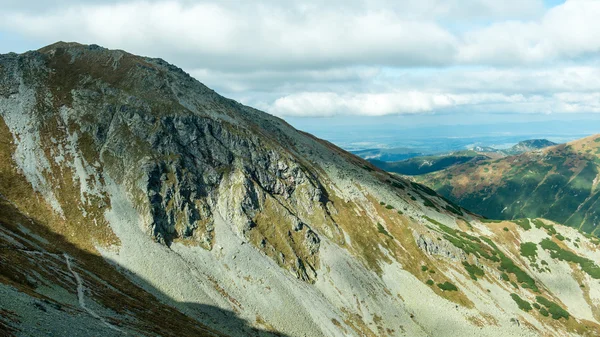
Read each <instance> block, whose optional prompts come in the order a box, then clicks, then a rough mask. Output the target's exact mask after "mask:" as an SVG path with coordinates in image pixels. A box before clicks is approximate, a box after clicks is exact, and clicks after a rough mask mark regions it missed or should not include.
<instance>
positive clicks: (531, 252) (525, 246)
mask: <svg viewBox="0 0 600 337" xmlns="http://www.w3.org/2000/svg"><path fill="white" fill-rule="evenodd" d="M521 256H523V257H526V258H528V259H529V260H531V261H532V262H535V260H536V258H537V245H536V244H535V243H533V242H524V243H521Z"/></svg>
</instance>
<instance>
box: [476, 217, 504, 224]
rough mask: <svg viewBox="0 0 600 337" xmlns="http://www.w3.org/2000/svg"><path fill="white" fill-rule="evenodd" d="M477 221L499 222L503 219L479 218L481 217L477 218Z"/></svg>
mask: <svg viewBox="0 0 600 337" xmlns="http://www.w3.org/2000/svg"><path fill="white" fill-rule="evenodd" d="M479 221H481V222H483V223H499V222H502V221H503V220H494V219H486V218H481V219H479Z"/></svg>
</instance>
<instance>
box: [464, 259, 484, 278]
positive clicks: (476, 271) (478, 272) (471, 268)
mask: <svg viewBox="0 0 600 337" xmlns="http://www.w3.org/2000/svg"><path fill="white" fill-rule="evenodd" d="M462 264H463V266H464V267H465V269H466V270H467V272H468V273H469V276H471V278H472V279H473V280H475V281H477V276H479V277H483V275H485V273H484V271H483V269H481V268H479V267H477V266H476V265H474V264H469V262H466V261H463V263H462Z"/></svg>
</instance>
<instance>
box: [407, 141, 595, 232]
mask: <svg viewBox="0 0 600 337" xmlns="http://www.w3.org/2000/svg"><path fill="white" fill-rule="evenodd" d="M599 171H600V136H599V135H595V136H591V137H587V138H584V139H581V140H577V141H574V142H571V143H568V144H563V145H558V146H554V147H550V148H547V149H544V150H539V151H533V152H527V153H523V154H521V155H518V156H512V157H506V158H502V159H497V160H487V161H480V162H478V163H468V164H463V165H458V166H455V167H452V168H449V169H447V170H445V171H441V172H436V173H433V174H430V175H427V176H423V177H419V178H418V180H419V181H420V182H423V183H425V184H427V185H429V186H431V187H432V188H434V189H435V190H436V191H438V192H440V193H441V194H443V195H445V196H446V197H448V198H450V199H452V200H454V201H456V202H457V203H458V204H459V205H461V206H463V207H465V208H467V209H470V210H472V211H473V212H475V213H479V214H482V215H484V216H486V217H489V218H495V219H517V218H523V217H544V218H547V219H551V220H554V221H557V222H560V223H563V224H565V225H568V226H571V227H575V228H579V229H581V230H583V231H586V232H588V233H592V232H595V231H596V228H597V225H598V223H600V201H599V199H600V193H599V191H600V189H599V188H598V183H599V182H600V178H599V175H598V174H599Z"/></svg>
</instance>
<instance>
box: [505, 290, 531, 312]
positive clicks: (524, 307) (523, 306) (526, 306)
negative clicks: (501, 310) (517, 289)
mask: <svg viewBox="0 0 600 337" xmlns="http://www.w3.org/2000/svg"><path fill="white" fill-rule="evenodd" d="M510 297H512V299H513V301H515V302H517V305H518V306H519V309H521V310H523V311H526V312H529V311H531V309H532V308H531V304H529V302H527V301H525V300H524V299H522V298H521V297H520V296H519V295H517V294H515V293H512V294H510Z"/></svg>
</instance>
